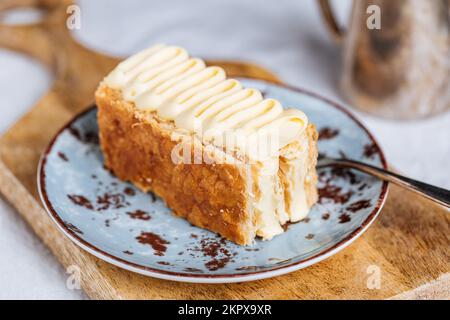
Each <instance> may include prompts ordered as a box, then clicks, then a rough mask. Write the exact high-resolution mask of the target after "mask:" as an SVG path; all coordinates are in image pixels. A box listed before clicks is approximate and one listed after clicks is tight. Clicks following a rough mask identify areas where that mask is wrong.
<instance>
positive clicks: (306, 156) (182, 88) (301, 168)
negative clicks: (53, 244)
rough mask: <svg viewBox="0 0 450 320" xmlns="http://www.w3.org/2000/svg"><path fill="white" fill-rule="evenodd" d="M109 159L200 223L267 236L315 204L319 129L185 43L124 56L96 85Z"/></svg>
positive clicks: (233, 234) (231, 235)
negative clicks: (192, 51) (209, 64)
mask: <svg viewBox="0 0 450 320" xmlns="http://www.w3.org/2000/svg"><path fill="white" fill-rule="evenodd" d="M96 102H97V106H98V123H99V130H100V141H101V147H102V150H103V153H104V158H105V166H106V167H107V168H108V169H110V170H111V171H112V172H113V173H114V174H115V175H117V177H119V178H120V179H122V180H125V181H130V182H132V183H133V184H134V185H136V186H137V187H138V188H139V189H141V190H143V191H145V192H148V191H152V192H154V193H155V194H156V195H158V196H159V197H161V198H162V199H163V200H164V201H165V202H166V204H167V206H168V207H170V208H171V209H172V210H173V212H174V213H175V214H176V215H178V216H180V217H183V218H185V219H187V220H188V221H189V222H190V223H192V224H193V225H195V226H198V227H202V228H205V229H208V230H211V231H214V232H217V233H219V234H220V235H222V236H223V237H225V238H227V239H229V240H232V241H234V242H236V243H238V244H241V245H247V244H251V243H252V242H253V241H254V239H255V237H256V236H259V237H261V238H262V239H265V240H268V239H271V238H273V237H274V236H275V235H278V234H280V233H282V232H283V231H284V228H283V226H284V225H285V224H286V223H288V222H296V221H299V220H301V219H303V218H304V217H306V215H307V214H308V212H309V210H310V208H311V206H312V205H313V204H314V203H315V202H316V201H317V189H316V184H317V175H316V169H315V166H316V161H317V132H316V129H315V127H314V125H312V124H310V123H308V119H307V117H306V116H305V114H304V113H302V112H301V111H299V110H296V109H288V110H284V109H283V108H282V106H281V105H280V103H279V102H278V101H276V100H274V99H264V98H263V96H262V94H261V92H260V91H258V90H256V89H249V88H243V87H242V85H241V83H240V82H239V81H237V80H234V79H227V77H226V74H225V72H224V70H223V69H222V68H219V67H206V66H205V63H204V61H202V60H201V59H196V58H190V57H189V55H188V53H187V52H186V51H185V50H184V49H182V48H179V47H173V46H165V45H156V46H154V47H151V48H149V49H147V50H144V51H142V52H140V53H137V54H136V55H134V56H132V57H130V58H128V59H127V60H125V61H123V62H122V63H120V64H119V65H118V66H117V67H116V68H115V69H114V70H113V71H112V72H111V73H110V74H109V75H108V76H107V77H106V78H105V79H104V80H103V82H102V83H101V84H100V86H99V88H98V89H97V92H96Z"/></svg>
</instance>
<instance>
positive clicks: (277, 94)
mask: <svg viewBox="0 0 450 320" xmlns="http://www.w3.org/2000/svg"><path fill="white" fill-rule="evenodd" d="M243 82H244V85H246V86H247V87H254V88H257V89H260V90H261V91H262V92H263V93H264V95H265V96H266V97H271V98H275V99H278V100H279V101H281V102H282V104H283V105H285V106H289V107H298V108H301V109H302V110H303V111H304V112H305V113H306V114H307V115H308V117H309V119H310V120H311V122H313V123H315V124H316V125H317V127H318V130H319V132H320V140H319V149H320V153H322V154H326V155H329V156H334V157H348V158H352V159H357V160H362V161H364V162H368V163H370V164H373V165H376V166H379V167H384V168H386V162H385V160H384V157H383V154H382V152H381V150H380V148H379V146H378V144H377V143H376V142H375V140H374V139H373V137H372V136H371V135H370V133H369V132H368V131H367V129H365V128H364V127H363V125H362V124H361V123H359V122H358V121H357V120H356V119H355V118H354V117H353V116H351V115H350V114H349V113H347V112H346V111H344V109H342V108H341V107H339V106H337V105H336V104H334V103H332V102H330V101H328V100H326V99H323V98H321V97H319V96H317V95H315V94H312V93H309V92H306V91H303V90H299V89H294V88H288V87H284V86H278V85H274V84H270V83H267V82H262V81H256V80H248V79H245V80H243ZM97 133H98V128H97V119H96V109H95V108H91V109H89V110H87V111H86V112H84V113H82V114H80V115H78V116H77V117H76V118H75V119H73V120H72V121H71V122H70V123H69V124H67V125H66V126H65V127H64V128H63V129H62V130H61V131H60V132H59V133H58V134H57V136H56V137H55V138H54V140H53V141H52V143H51V144H50V146H49V147H48V148H47V150H46V151H45V153H44V155H43V157H42V160H41V164H40V168H39V177H38V185H39V191H40V195H41V198H42V202H43V203H44V206H45V207H46V209H47V211H48V213H49V215H50V216H51V218H52V219H53V220H54V222H55V223H56V225H57V226H58V227H59V228H60V229H61V230H62V232H63V233H64V234H65V235H66V236H68V237H69V238H70V239H71V240H72V241H74V242H75V243H76V244H78V245H79V246H80V247H82V248H83V249H85V250H86V251H88V252H90V253H91V254H93V255H95V256H97V257H99V258H101V259H103V260H105V261H107V262H110V263H112V264H114V265H116V266H119V267H121V268H124V269H127V270H131V271H134V272H138V273H141V274H144V275H148V276H152V277H156V278H162V279H169V280H177V281H186V282H202V283H223V282H240V281H251V280H257V279H262V278H268V277H273V276H277V275H281V274H285V273H288V272H292V271H294V270H298V269H301V268H304V267H307V266H310V265H312V264H314V263H317V262H319V261H321V260H324V259H326V258H327V257H330V256H331V255H333V254H335V253H336V252H338V251H340V250H342V249H343V248H345V247H346V246H348V245H349V244H350V243H351V242H352V241H354V240H355V239H356V238H357V237H358V236H360V235H361V234H362V233H363V232H364V231H365V230H366V229H367V228H368V227H369V225H370V224H371V223H372V222H373V221H374V220H375V218H376V217H377V215H378V213H379V211H380V210H381V207H382V206H383V203H384V201H385V198H386V194H387V184H386V183H383V182H381V181H380V180H377V179H375V178H372V177H369V176H367V175H364V174H360V173H358V172H354V171H350V170H345V169H344V170H342V169H325V170H320V171H319V177H320V179H319V180H320V181H319V194H320V201H319V203H318V204H317V205H315V206H314V207H313V209H312V211H311V213H310V214H309V216H308V218H306V219H305V220H303V221H301V222H299V223H296V224H291V225H290V226H289V227H288V230H287V231H286V232H285V233H284V234H282V235H279V236H277V237H275V238H274V239H273V240H271V241H260V240H258V241H256V243H255V244H254V245H253V246H247V247H244V246H238V245H236V244H234V243H232V242H229V241H226V240H224V239H222V238H220V237H219V236H217V235H216V234H214V233H212V232H209V231H206V230H203V229H200V228H197V227H194V226H192V225H190V224H189V223H188V222H187V221H185V220H183V219H181V218H177V217H176V216H174V215H173V214H172V213H171V210H170V209H169V208H167V207H166V206H165V205H164V203H163V202H162V201H161V200H160V199H159V198H157V197H155V196H154V195H152V194H146V193H143V192H140V191H138V190H137V189H136V188H135V187H133V186H132V185H131V184H128V183H125V182H122V181H120V180H119V179H117V178H116V177H115V176H113V175H112V174H110V172H109V171H108V170H105V169H104V168H103V159H102V153H101V151H100V149H99V145H98V137H97Z"/></svg>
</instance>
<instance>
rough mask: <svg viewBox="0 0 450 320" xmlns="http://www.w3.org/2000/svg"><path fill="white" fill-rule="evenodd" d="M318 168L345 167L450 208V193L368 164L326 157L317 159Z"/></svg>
mask: <svg viewBox="0 0 450 320" xmlns="http://www.w3.org/2000/svg"><path fill="white" fill-rule="evenodd" d="M317 167H318V168H323V167H347V168H352V169H356V170H359V171H362V172H364V173H367V174H370V175H372V176H374V177H377V178H379V179H381V180H384V181H389V182H392V183H395V184H396V185H399V186H401V187H403V188H406V189H409V190H411V191H413V192H415V193H417V194H420V195H421V196H424V197H426V198H428V199H430V200H432V201H434V202H437V203H439V204H440V205H443V206H445V207H447V208H450V191H449V190H446V189H443V188H439V187H435V186H432V185H430V184H427V183H424V182H420V181H417V180H413V179H410V178H407V177H404V176H401V175H399V174H396V173H393V172H390V171H387V170H384V169H381V168H377V167H374V166H372V165H370V164H366V163H363V162H359V161H355V160H349V159H334V158H328V157H322V156H321V157H319V161H318V163H317Z"/></svg>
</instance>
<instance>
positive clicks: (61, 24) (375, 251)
mask: <svg viewBox="0 0 450 320" xmlns="http://www.w3.org/2000/svg"><path fill="white" fill-rule="evenodd" d="M69 4H70V1H60V0H40V1H39V0H2V2H1V4H0V10H5V9H7V8H11V7H17V6H19V5H23V6H25V5H26V6H33V7H41V8H43V9H44V10H47V15H46V16H45V18H44V19H43V21H42V22H40V23H37V24H34V25H28V26H5V25H0V46H3V47H6V48H9V49H13V50H17V51H20V52H24V53H27V54H29V55H30V56H32V57H34V58H36V59H38V60H39V61H41V62H42V63H43V64H45V65H46V66H48V67H49V68H51V70H52V71H53V72H54V74H55V83H54V84H53V86H52V88H51V89H50V90H49V92H48V93H47V94H45V96H44V97H42V99H41V100H40V101H39V102H38V103H37V104H36V105H35V106H34V107H33V108H32V109H31V110H30V111H29V112H28V113H27V114H26V115H25V116H24V117H23V118H22V119H20V120H19V121H18V122H17V123H16V124H15V125H14V126H13V127H11V129H10V130H9V131H8V132H7V133H6V134H5V135H4V136H3V137H1V138H0V191H1V192H2V193H3V195H4V196H5V197H6V199H8V200H9V202H10V203H11V204H12V205H13V206H15V207H16V208H17V211H18V212H19V213H20V214H21V215H22V217H23V218H24V219H25V220H26V221H27V222H28V223H29V224H30V226H31V227H32V229H33V230H34V232H35V233H36V234H37V236H38V237H40V238H41V239H42V241H43V242H44V243H45V244H46V245H47V246H48V247H49V248H50V250H51V251H52V252H53V253H54V255H55V256H56V257H57V258H58V260H59V261H60V262H61V264H62V265H63V266H64V267H66V268H67V267H69V266H72V265H76V266H78V267H79V268H80V270H81V285H82V288H83V289H84V291H85V292H86V293H87V295H88V296H89V297H91V298H95V299H110V298H112V299H133V298H137V299H319V298H325V299H347V298H353V299H375V298H406V299H409V298H446V299H448V298H450V292H449V291H450V263H449V261H450V251H449V244H450V239H449V236H450V216H449V214H448V212H447V211H446V210H445V209H443V208H441V207H439V206H437V205H435V204H433V203H431V202H429V201H427V200H424V199H422V198H419V197H417V196H415V195H414V194H411V193H409V192H406V191H403V190H400V189H398V188H396V187H391V190H390V194H389V197H388V201H387V203H386V205H385V208H384V209H383V212H382V215H381V217H380V218H379V219H378V221H376V222H375V224H374V225H373V226H372V227H371V228H370V229H369V230H368V231H367V233H365V234H364V235H363V236H362V237H361V238H360V239H358V240H357V241H356V242H355V243H354V244H352V245H351V246H350V247H349V248H347V249H345V250H343V251H342V252H340V253H338V254H336V255H335V256H333V257H331V258H329V259H327V260H326V261H323V262H321V263H318V264H316V265H314V266H312V267H309V268H307V269H303V270H300V271H297V272H294V273H291V274H288V275H284V276H280V277H277V278H273V279H268V280H261V281H255V282H250V283H238V284H223V285H204V284H203V285H200V284H187V283H177V282H170V281H164V280H158V279H153V278H148V277H144V276H141V275H138V274H134V273H131V272H128V271H124V270H122V269H119V268H117V267H115V266H113V265H110V264H108V263H106V262H103V261H101V260H99V259H97V258H95V257H94V256H92V255H90V254H88V253H86V252H84V251H82V250H81V249H79V248H78V247H77V246H75V245H74V244H73V243H72V242H71V241H70V240H69V239H67V238H66V237H65V236H63V235H62V234H61V233H60V232H59V231H58V230H57V229H56V226H55V225H54V224H53V222H51V220H50V218H49V217H48V216H47V214H46V212H45V211H44V209H43V208H42V206H41V203H40V200H39V198H38V193H37V189H36V170H37V164H38V160H39V156H40V154H41V151H42V150H43V148H44V147H45V146H46V144H47V143H48V142H49V141H50V139H51V137H52V136H53V135H54V134H55V133H56V132H57V130H58V129H59V128H60V127H61V126H62V125H63V124H64V123H65V122H67V121H68V120H69V119H71V118H72V117H73V115H74V114H76V113H77V112H79V111H81V110H82V109H84V108H85V107H87V106H89V105H90V104H92V102H93V94H94V90H95V88H96V86H97V84H98V82H99V81H100V80H101V79H102V77H103V76H104V75H105V74H106V73H107V72H108V71H110V70H111V69H112V68H113V67H114V65H115V64H116V63H117V61H118V60H117V59H115V58H112V57H106V56H104V55H101V54H98V53H95V52H92V51H90V50H88V49H86V48H84V47H82V46H81V45H80V44H78V43H76V42H75V41H74V40H73V39H72V37H71V35H70V33H69V31H68V30H67V28H66V27H65V25H66V18H67V14H66V8H67V6H68V5H69ZM209 63H210V64H216V65H220V66H222V67H224V68H225V69H226V71H227V73H228V74H229V75H230V76H246V77H254V78H259V79H266V80H270V81H278V79H277V78H276V77H275V76H274V75H272V74H271V73H270V72H268V71H266V70H264V69H262V68H260V67H258V66H255V65H251V64H246V63H238V62H224V61H209ZM17 90H20V88H17ZM378 268H379V269H378ZM377 270H379V271H380V273H379V275H380V280H381V282H380V287H379V288H373V281H372V280H373V279H374V277H375V276H376V274H374V273H373V272H377ZM368 284H369V285H368ZM375 287H376V286H375Z"/></svg>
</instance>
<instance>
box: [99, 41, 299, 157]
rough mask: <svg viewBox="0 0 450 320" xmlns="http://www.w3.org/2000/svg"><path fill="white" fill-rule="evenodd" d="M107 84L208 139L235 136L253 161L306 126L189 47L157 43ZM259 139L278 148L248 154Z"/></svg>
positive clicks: (116, 71)
mask: <svg viewBox="0 0 450 320" xmlns="http://www.w3.org/2000/svg"><path fill="white" fill-rule="evenodd" d="M105 83H106V84H107V85H108V86H109V87H112V88H115V89H120V90H121V92H122V95H123V98H124V100H126V101H130V102H133V103H134V104H135V105H136V107H137V108H138V109H140V110H147V111H156V112H157V114H158V115H159V116H160V117H161V118H163V119H166V120H173V121H174V123H175V125H176V126H177V127H179V128H183V129H186V130H189V131H191V132H195V133H197V134H200V135H201V136H202V139H204V140H206V141H211V142H213V143H214V144H216V145H219V146H224V144H225V143H227V142H225V141H224V140H227V141H228V143H227V144H229V139H228V138H227V139H223V135H224V134H227V137H229V136H230V135H231V136H232V138H231V139H232V140H233V145H234V146H236V147H238V148H239V149H241V150H245V153H247V154H250V155H251V156H253V157H255V158H261V157H269V156H272V155H274V153H276V152H277V151H279V150H280V149H281V148H283V147H284V146H286V145H288V144H289V143H291V142H292V141H294V140H295V139H297V138H298V137H299V136H300V135H301V133H302V132H303V130H304V129H305V128H306V126H307V124H308V118H307V117H306V115H305V114H304V113H303V112H301V111H299V110H296V109H288V110H284V109H283V108H282V106H281V104H280V103H279V102H278V101H276V100H273V99H264V98H263V96H262V94H261V92H260V91H259V90H256V89H251V88H243V87H242V85H241V83H240V82H239V81H237V80H234V79H227V78H226V74H225V71H224V70H223V69H222V68H220V67H206V65H205V63H204V61H203V60H201V59H197V58H190V57H189V54H188V53H187V52H186V50H185V49H183V48H179V47H175V46H166V45H162V44H159V45H155V46H153V47H151V48H149V49H146V50H144V51H142V52H139V53H137V54H135V55H133V56H131V57H130V58H128V59H126V60H125V61H123V62H122V63H120V64H119V65H118V66H117V67H116V68H115V69H114V70H113V71H112V72H111V73H110V74H109V75H108V76H107V77H106V78H105ZM261 137H263V138H264V139H269V140H270V139H272V140H276V142H277V143H276V144H274V146H275V147H276V148H275V149H277V150H273V148H272V149H271V150H268V151H266V152H261V151H260V150H259V149H258V150H257V151H255V152H252V151H251V150H248V149H251V148H252V147H253V146H254V145H255V144H256V145H258V144H259V143H261V141H260V139H261ZM252 139H256V140H252ZM250 141H253V142H252V143H250ZM257 141H259V142H257Z"/></svg>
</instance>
